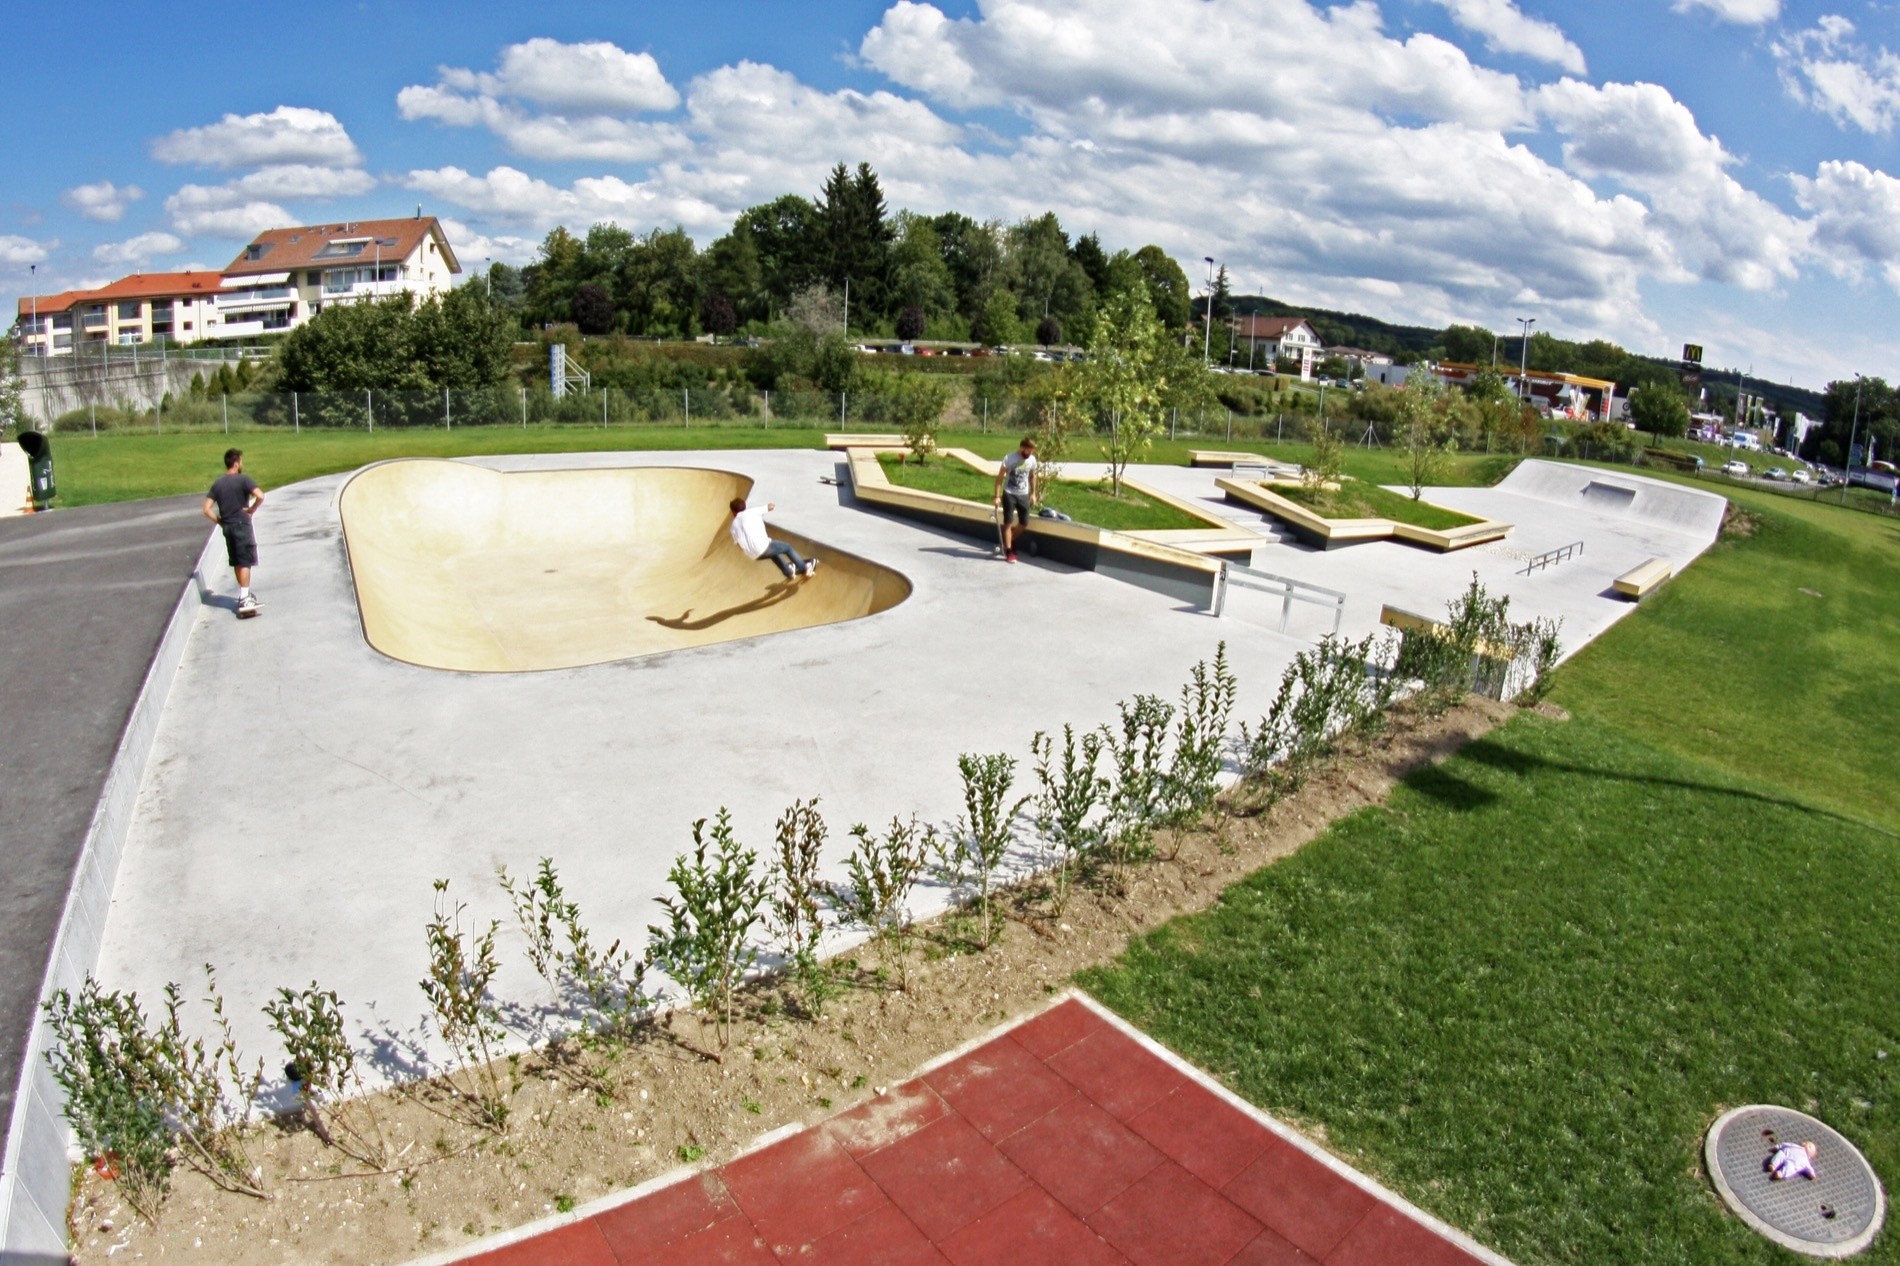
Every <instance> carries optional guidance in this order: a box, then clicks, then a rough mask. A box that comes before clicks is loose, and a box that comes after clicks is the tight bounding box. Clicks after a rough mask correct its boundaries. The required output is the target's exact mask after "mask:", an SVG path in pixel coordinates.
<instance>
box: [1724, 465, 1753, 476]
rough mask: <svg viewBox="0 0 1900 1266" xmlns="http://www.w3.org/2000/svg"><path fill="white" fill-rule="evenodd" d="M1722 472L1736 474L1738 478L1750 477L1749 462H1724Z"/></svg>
mask: <svg viewBox="0 0 1900 1266" xmlns="http://www.w3.org/2000/svg"><path fill="white" fill-rule="evenodd" d="M1722 473H1723V474H1724V475H1734V476H1735V477H1737V478H1738V479H1746V478H1748V473H1749V472H1748V463H1747V462H1724V463H1723V464H1722Z"/></svg>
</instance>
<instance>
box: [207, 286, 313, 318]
mask: <svg viewBox="0 0 1900 1266" xmlns="http://www.w3.org/2000/svg"><path fill="white" fill-rule="evenodd" d="M296 293H297V292H296V291H294V290H292V289H291V288H290V287H289V286H260V287H257V288H254V289H247V290H237V291H232V292H231V293H229V294H221V295H219V296H218V311H220V312H243V311H247V310H249V309H252V308H280V307H282V306H283V305H284V303H285V301H286V300H289V299H293V298H295V297H296Z"/></svg>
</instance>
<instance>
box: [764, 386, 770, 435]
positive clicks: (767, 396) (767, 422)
mask: <svg viewBox="0 0 1900 1266" xmlns="http://www.w3.org/2000/svg"><path fill="white" fill-rule="evenodd" d="M765 429H766V430H768V431H769V430H771V429H772V393H771V391H769V390H768V391H767V392H766V393H765Z"/></svg>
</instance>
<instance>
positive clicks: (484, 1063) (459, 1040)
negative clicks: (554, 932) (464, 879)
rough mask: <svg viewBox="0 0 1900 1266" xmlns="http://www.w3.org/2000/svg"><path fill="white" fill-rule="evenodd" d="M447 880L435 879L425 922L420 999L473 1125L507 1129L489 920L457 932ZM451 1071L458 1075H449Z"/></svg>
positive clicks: (457, 906)
mask: <svg viewBox="0 0 1900 1266" xmlns="http://www.w3.org/2000/svg"><path fill="white" fill-rule="evenodd" d="M448 890H449V881H448V880H446V879H438V880H436V881H435V894H436V895H435V912H434V914H433V915H432V916H431V917H430V919H429V925H428V928H427V938H428V945H429V974H428V975H427V976H425V977H424V978H423V980H422V993H423V996H424V997H426V998H427V999H428V1000H429V1010H430V1013H431V1015H432V1016H433V1018H434V1021H435V1028H436V1033H437V1034H438V1035H439V1036H440V1037H441V1038H442V1040H443V1041H445V1042H447V1043H448V1044H449V1048H450V1050H452V1051H453V1052H454V1054H455V1058H456V1061H457V1065H458V1068H457V1069H456V1070H452V1071H451V1073H450V1075H449V1078H448V1086H449V1089H450V1090H451V1091H452V1092H453V1093H455V1094H456V1095H457V1096H458V1097H459V1098H460V1099H461V1100H462V1101H463V1102H464V1103H465V1104H467V1105H468V1106H469V1108H470V1109H471V1111H472V1115H473V1117H474V1120H475V1123H476V1124H478V1125H480V1126H482V1127H484V1128H485V1129H490V1130H497V1131H499V1130H504V1129H506V1128H507V1127H508V1111H509V1108H508V1099H509V1095H510V1093H512V1089H513V1087H509V1088H508V1089H506V1090H504V1088H503V1085H502V1080H501V1076H500V1074H499V1073H497V1072H496V1070H495V1048H496V1047H497V1046H499V1045H500V1043H501V1041H502V1039H503V1038H504V1037H506V1036H507V1030H506V1028H505V1027H504V1026H503V1025H502V1022H501V1009H500V1007H499V1006H497V1004H496V1003H495V1000H494V998H493V997H492V996H491V994H490V991H489V986H490V984H491V983H492V982H493V981H494V978H495V972H496V970H497V969H498V968H499V966H500V963H499V960H497V959H496V957H495V932H496V931H497V929H498V928H499V927H500V926H501V925H500V924H499V923H495V922H492V921H491V922H490V923H489V925H488V927H487V928H486V929H484V930H483V931H482V932H481V933H479V934H472V933H465V932H463V931H462V915H463V913H464V912H465V911H466V910H467V909H468V907H467V906H466V905H464V904H463V903H461V902H459V901H458V902H455V903H454V904H452V905H451V904H448V903H447V902H446V897H447V895H448ZM456 1071H459V1072H460V1073H461V1076H462V1080H461V1081H459V1082H458V1081H457V1080H456V1077H455V1073H456Z"/></svg>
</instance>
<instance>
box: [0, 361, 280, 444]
mask: <svg viewBox="0 0 1900 1266" xmlns="http://www.w3.org/2000/svg"><path fill="white" fill-rule="evenodd" d="M240 359H242V357H241V356H240V355H239V354H238V352H237V351H236V350H233V351H232V353H231V355H230V356H229V357H228V358H226V360H219V359H214V358H209V357H207V358H204V359H198V358H196V357H193V358H190V359H186V358H182V357H177V356H165V357H163V358H161V357H160V355H159V354H158V353H157V352H140V353H138V354H137V355H136V356H135V355H134V354H133V351H132V349H130V348H127V349H125V350H124V352H120V351H117V350H115V351H113V352H112V353H111V354H110V355H109V356H106V357H104V358H98V357H94V356H89V355H88V356H49V357H46V358H44V359H41V358H39V357H22V358H21V360H20V378H21V380H22V384H23V388H24V389H23V390H22V391H21V393H20V402H21V411H22V412H23V413H25V415H26V416H27V417H28V418H30V419H32V420H33V421H34V422H36V423H38V424H39V425H40V426H42V427H46V426H50V425H52V422H53V419H54V418H57V417H59V416H60V415H61V414H62V413H70V412H72V411H73V410H75V409H83V408H85V407H86V406H88V405H94V406H97V407H100V408H105V407H112V406H119V405H130V406H131V407H133V408H135V409H149V408H151V407H152V406H153V405H155V404H157V403H158V402H159V401H160V400H162V399H164V397H165V396H166V395H167V394H170V395H171V396H172V397H173V398H174V399H176V398H178V397H180V396H182V395H184V394H185V393H186V392H187V391H190V390H191V379H192V375H194V374H203V375H205V376H206V377H207V378H209V377H210V376H211V375H212V374H215V373H217V372H218V366H219V365H221V364H225V363H226V361H227V360H228V362H229V363H231V364H236V363H237V362H238V361H239V360H240Z"/></svg>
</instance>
